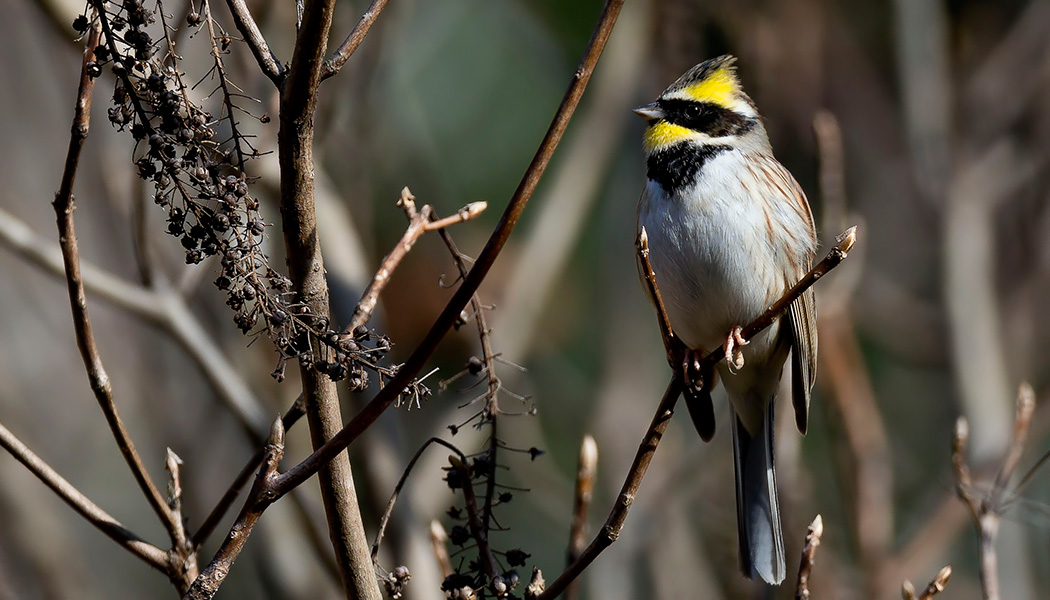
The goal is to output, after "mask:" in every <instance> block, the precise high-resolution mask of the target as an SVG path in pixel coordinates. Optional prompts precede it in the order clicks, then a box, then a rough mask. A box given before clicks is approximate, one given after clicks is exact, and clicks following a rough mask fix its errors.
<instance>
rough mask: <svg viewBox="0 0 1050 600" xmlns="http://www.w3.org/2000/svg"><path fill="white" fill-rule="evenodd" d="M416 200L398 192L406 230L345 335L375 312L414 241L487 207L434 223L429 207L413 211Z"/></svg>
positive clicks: (472, 207) (471, 208) (474, 206)
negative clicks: (406, 220) (394, 273)
mask: <svg viewBox="0 0 1050 600" xmlns="http://www.w3.org/2000/svg"><path fill="white" fill-rule="evenodd" d="M415 199H416V197H415V196H413V195H412V192H411V191H409V189H408V188H407V187H406V188H404V189H402V190H401V199H400V200H398V203H397V204H398V206H400V207H401V208H402V209H403V210H404V211H405V215H406V216H407V217H408V228H407V229H406V230H405V233H404V234H403V235H402V236H401V240H400V241H399V242H398V243H397V245H396V246H394V249H393V250H391V251H390V253H389V254H387V255H386V256H385V257H383V260H382V262H380V263H379V268H378V269H376V272H375V275H374V276H373V277H372V281H371V283H369V284H368V288H367V289H365V292H364V294H362V296H361V301H360V302H358V303H357V307H356V308H354V314H353V316H352V317H351V318H350V323H349V324H348V325H347V326H346V328H345V329H344V330H343V333H344V334H348V333H351V332H353V330H354V329H357V328H358V327H360V326H362V325H365V324H366V323H368V321H369V319H371V318H372V313H373V312H374V311H375V308H376V304H377V302H378V301H379V294H380V293H381V292H382V291H383V288H385V287H386V284H387V283H389V281H390V276H391V275H392V274H393V272H394V269H396V268H397V266H398V265H399V264H401V260H402V259H404V258H405V256H406V255H407V254H408V252H409V251H410V250H412V247H413V246H414V245H415V243H416V240H418V239H419V238H420V237H422V236H423V234H424V233H426V232H428V231H437V230H440V229H444V228H445V227H449V226H452V225H456V224H458V223H463V222H465V221H469V220H470V219H473V218H474V217H476V216H478V215H480V214H481V213H482V212H483V211H484V210H485V208H486V207H487V206H488V204H486V203H485V202H473V203H471V204H468V205H466V206H464V207H463V208H461V209H459V211H458V212H457V213H456V214H455V215H453V216H451V217H445V218H444V219H439V220H436V221H435V220H432V219H431V216H432V215H433V212H434V209H433V208H431V206H430V205H424V206H423V207H422V208H420V209H419V210H416V203H415Z"/></svg>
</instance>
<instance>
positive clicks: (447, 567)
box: [430, 519, 455, 577]
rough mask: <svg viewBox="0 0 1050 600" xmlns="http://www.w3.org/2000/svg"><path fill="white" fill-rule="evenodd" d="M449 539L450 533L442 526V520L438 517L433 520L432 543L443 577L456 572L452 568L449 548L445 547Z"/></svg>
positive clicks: (431, 528) (431, 523) (431, 529)
mask: <svg viewBox="0 0 1050 600" xmlns="http://www.w3.org/2000/svg"><path fill="white" fill-rule="evenodd" d="M447 541H448V533H446V532H445V528H444V527H442V526H441V522H440V521H438V520H437V519H434V520H433V521H431V522H430V545H431V547H432V548H433V549H434V559H435V560H437V562H438V566H439V567H440V568H441V576H442V577H448V576H449V575H451V574H452V573H454V572H455V571H453V570H452V560H451V559H450V558H449V556H448V548H446V547H445V542H447Z"/></svg>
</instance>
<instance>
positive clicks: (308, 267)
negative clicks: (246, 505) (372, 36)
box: [249, 0, 381, 600]
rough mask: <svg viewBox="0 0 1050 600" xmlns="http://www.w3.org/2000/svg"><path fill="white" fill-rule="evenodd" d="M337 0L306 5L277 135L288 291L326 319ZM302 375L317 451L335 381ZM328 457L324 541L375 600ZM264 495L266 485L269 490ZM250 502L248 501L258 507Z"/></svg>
mask: <svg viewBox="0 0 1050 600" xmlns="http://www.w3.org/2000/svg"><path fill="white" fill-rule="evenodd" d="M334 10H335V0H313V1H311V2H307V3H306V4H305V6H304V10H303V15H302V23H301V25H300V27H299V31H298V33H297V35H296V39H295V49H294V51H293V53H292V62H291V65H290V66H289V68H288V73H287V76H286V78H285V79H284V81H283V83H282V84H281V94H280V129H279V130H278V133H277V143H278V163H279V164H280V169H281V200H280V208H281V224H282V229H283V230H284V243H285V251H286V256H287V258H288V275H289V277H290V278H291V281H292V288H293V290H294V292H295V293H296V295H297V297H298V299H299V301H300V302H302V303H303V304H304V305H305V306H306V307H307V308H308V310H309V314H312V315H317V316H318V317H321V318H324V319H330V317H331V311H330V306H329V297H328V294H329V292H328V281H327V278H326V277H325V268H324V259H323V257H322V254H321V242H320V239H319V238H318V234H317V213H316V205H315V202H314V168H315V164H314V162H315V161H314V153H313V152H314V148H313V147H314V112H315V109H316V107H317V87H318V85H319V84H320V77H321V63H322V61H323V59H324V53H325V48H326V46H327V40H328V34H329V30H330V29H331V26H332V14H333V12H334ZM310 335H311V334H310V333H309V332H303V333H302V334H301V338H300V339H297V340H295V341H294V343H296V344H299V345H300V347H302V348H308V347H311V346H312V345H313V344H314V343H315V342H317V340H316V339H310ZM299 373H300V377H301V379H302V390H303V391H302V394H303V398H304V400H305V405H306V420H307V423H308V424H309V426H310V443H311V445H312V447H313V448H314V450H317V449H318V448H320V447H322V446H324V445H325V444H326V443H327V442H328V441H329V440H330V439H331V438H332V436H334V435H335V434H336V433H338V432H339V429H340V427H342V424H343V418H342V415H341V414H340V410H339V394H338V391H337V389H336V384H335V381H333V380H332V379H331V378H330V377H329V376H328V375H327V374H325V373H322V372H320V371H319V370H318V369H316V368H314V365H313V364H312V361H308V360H304V359H300V360H299ZM342 450H343V449H340V451H339V452H336V453H333V454H332V455H331V456H330V457H329V460H327V461H325V463H324V464H323V465H318V469H317V471H318V483H319V484H320V487H321V500H322V503H323V504H324V509H325V518H326V520H327V522H328V535H329V538H330V539H331V541H332V548H333V550H334V551H335V556H336V562H337V564H338V565H339V567H340V574H341V575H342V580H343V588H344V591H345V593H346V595H347V598H355V599H361V600H380V598H381V592H380V590H379V584H378V583H377V581H376V577H375V573H374V572H373V570H372V565H371V560H370V558H369V551H368V542H367V539H366V536H365V530H364V522H363V521H362V519H361V510H360V507H359V506H358V498H357V492H356V490H355V488H354V479H353V473H352V470H351V468H350V457H349V456H348V455H347V454H346V453H344V452H342ZM267 488H269V486H267ZM255 500H257V499H255V498H251V497H250V498H249V502H252V501H255Z"/></svg>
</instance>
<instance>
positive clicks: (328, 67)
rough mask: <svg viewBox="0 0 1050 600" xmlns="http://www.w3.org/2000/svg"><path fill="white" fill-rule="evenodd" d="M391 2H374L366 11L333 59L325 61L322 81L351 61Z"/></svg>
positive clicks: (373, 0) (376, 0) (375, 0)
mask: <svg viewBox="0 0 1050 600" xmlns="http://www.w3.org/2000/svg"><path fill="white" fill-rule="evenodd" d="M389 1H390V0H372V4H370V5H369V6H368V9H367V10H365V14H363V15H361V18H360V20H358V21H357V25H355V26H354V28H353V30H352V31H351V32H350V35H348V36H346V39H345V40H343V43H342V44H340V45H339V48H337V49H336V51H335V53H334V54H333V55H332V57H331V58H329V59H328V60H326V61H325V63H324V67H323V68H322V69H321V80H322V81H324V80H325V79H328V78H329V77H331V76H332V75H335V74H336V73H338V72H339V70H340V69H342V68H343V65H345V64H346V61H348V60H350V57H351V56H353V54H354V52H355V51H356V50H357V47H358V46H360V45H361V42H363V41H365V36H366V35H368V32H369V31H370V30H371V29H372V25H374V24H375V22H376V19H378V18H379V13H381V12H383V9H384V8H386V4H387V2H389Z"/></svg>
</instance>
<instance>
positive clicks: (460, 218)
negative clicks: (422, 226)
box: [426, 202, 489, 231]
mask: <svg viewBox="0 0 1050 600" xmlns="http://www.w3.org/2000/svg"><path fill="white" fill-rule="evenodd" d="M488 206H489V204H488V202H471V203H470V204H468V205H466V206H464V207H463V208H461V209H459V210H458V211H457V212H456V214H454V215H452V216H448V217H445V218H443V219H434V220H432V221H430V222H429V223H427V224H426V230H427V231H437V230H439V229H444V228H446V227H451V226H453V225H458V224H460V223H464V222H466V221H469V220H471V219H473V218H474V217H476V216H478V215H480V214H481V213H482V212H484V211H485V209H486V208H488Z"/></svg>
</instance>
